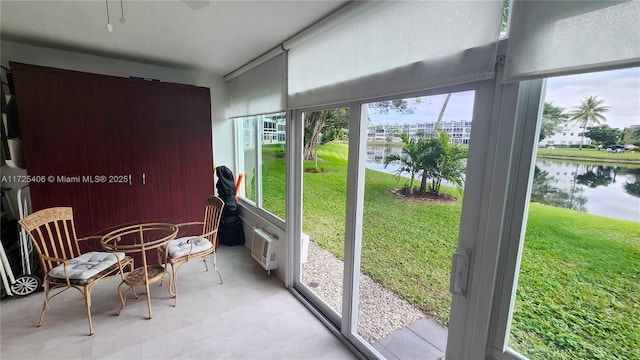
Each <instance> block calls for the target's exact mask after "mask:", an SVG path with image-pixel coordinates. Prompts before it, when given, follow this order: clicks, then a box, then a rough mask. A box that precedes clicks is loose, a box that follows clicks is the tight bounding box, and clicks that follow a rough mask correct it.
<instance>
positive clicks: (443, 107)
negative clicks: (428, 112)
mask: <svg viewBox="0 0 640 360" xmlns="http://www.w3.org/2000/svg"><path fill="white" fill-rule="evenodd" d="M449 99H451V93H448V94H447V97H446V98H445V99H444V103H443V104H442V109H440V115H438V120H437V121H436V124H435V125H434V126H433V134H431V136H433V135H434V134H435V132H436V129H438V128H439V127H441V123H442V117H443V116H444V111H445V110H446V109H447V105H448V104H449Z"/></svg>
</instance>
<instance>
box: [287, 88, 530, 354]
mask: <svg viewBox="0 0 640 360" xmlns="http://www.w3.org/2000/svg"><path fill="white" fill-rule="evenodd" d="M517 89H518V85H517V84H516V85H513V84H511V85H498V84H497V82H496V81H495V80H485V81H479V82H474V83H468V84H462V85H456V86H450V87H443V88H438V89H432V90H429V91H423V92H417V93H407V94H402V95H393V96H388V97H384V98H375V99H366V100H361V101H358V102H352V103H342V104H335V105H331V106H329V107H319V108H304V109H296V110H292V111H291V113H290V114H291V116H290V118H289V119H291V121H289V122H288V123H287V124H288V130H289V132H288V133H289V134H291V136H289V137H288V139H291V142H290V143H288V149H291V150H292V151H288V152H287V168H288V169H291V170H290V171H287V173H288V176H287V184H288V187H287V188H288V193H287V214H292V215H291V216H289V217H288V219H287V232H288V239H291V240H292V241H291V242H290V244H289V251H290V258H292V259H293V261H292V263H291V264H290V265H289V267H288V269H287V271H289V272H290V274H291V276H290V277H289V279H291V282H290V283H288V284H287V285H289V286H291V287H292V289H293V292H294V294H295V295H296V296H298V297H299V298H300V299H301V300H302V301H303V303H305V304H306V305H307V306H308V307H309V308H310V309H311V310H312V311H313V312H314V313H315V314H316V315H317V316H318V317H319V318H320V319H321V320H322V321H323V322H324V323H325V324H327V325H328V326H329V327H330V328H331V329H332V330H333V331H334V332H335V333H336V335H338V336H340V337H341V338H342V339H343V340H346V341H347V342H348V343H349V344H350V345H351V346H353V347H355V348H356V349H357V350H358V352H360V353H361V354H363V355H364V356H366V357H367V358H378V357H379V356H380V354H379V353H378V352H377V351H376V350H375V349H373V347H372V346H371V345H370V344H368V343H367V342H365V341H364V340H362V338H361V337H360V336H359V335H357V326H356V324H357V313H358V312H357V301H358V299H359V297H358V284H359V271H355V269H358V270H359V269H360V248H361V233H362V213H363V208H364V186H365V184H364V174H365V172H364V169H365V159H366V140H367V129H366V119H365V120H362V119H361V116H362V115H363V114H364V116H366V109H363V106H365V104H368V103H371V102H375V101H383V100H393V99H398V98H411V97H417V96H430V95H436V94H443V93H448V92H460V91H466V90H474V91H475V101H474V114H473V121H474V123H475V124H476V125H475V126H474V134H475V135H473V143H472V144H471V147H470V149H471V150H473V152H471V153H470V160H469V163H468V168H467V178H468V179H476V180H478V179H484V180H482V181H476V182H473V183H468V185H467V191H469V192H470V193H471V194H469V195H465V199H464V202H463V212H462V218H461V224H465V226H462V225H461V229H460V239H459V244H458V247H459V249H470V250H472V252H473V254H474V259H475V260H473V261H472V264H473V265H475V269H478V270H480V271H482V273H483V274H486V275H488V276H489V281H490V282H491V283H493V281H494V279H495V267H492V266H491V265H492V264H495V261H496V260H497V251H498V246H497V245H498V243H499V242H498V241H497V238H496V237H494V236H493V235H495V234H494V233H493V232H494V231H496V230H498V233H497V234H499V228H500V226H497V227H496V226H487V224H488V223H487V221H494V222H495V221H496V220H497V221H498V224H500V223H501V222H500V220H501V219H502V216H503V215H504V214H503V206H501V205H500V201H497V202H496V201H494V198H495V197H496V195H495V193H498V192H500V193H502V196H503V197H504V187H502V188H500V184H503V183H504V182H506V179H507V176H506V175H504V176H503V178H504V179H502V182H501V181H497V180H500V179H498V177H499V176H494V174H493V173H491V172H490V171H488V170H487V169H494V168H496V167H501V166H503V164H504V160H505V151H503V150H504V149H507V148H509V149H510V147H511V146H512V144H513V141H514V139H513V132H514V131H515V127H514V126H513V116H512V117H511V119H509V116H508V115H505V114H509V112H510V111H512V113H515V106H516V98H517V95H514V90H515V93H516V94H517ZM339 107H348V108H349V109H350V126H349V135H350V136H349V170H348V183H347V194H348V195H347V209H346V217H347V222H346V228H345V234H346V235H345V237H346V239H345V262H344V269H345V272H344V281H343V294H351V296H345V297H344V298H343V313H342V314H337V313H336V312H335V311H334V310H333V309H331V308H330V307H329V306H328V305H326V304H325V303H324V302H323V301H322V300H321V299H319V298H318V297H317V295H315V294H314V293H313V291H312V290H311V289H309V288H307V287H306V285H305V284H302V283H301V282H300V280H299V279H300V277H301V273H300V247H301V246H300V244H301V239H300V235H301V233H302V219H301V216H299V214H301V210H300V209H301V208H302V178H301V176H296V174H302V170H303V165H302V147H303V139H304V137H303V132H304V129H303V127H304V125H303V121H302V114H303V113H305V112H312V111H318V110H322V109H327V108H339ZM512 115H513V114H512ZM487 139H488V141H486V140H487ZM509 154H510V153H509V152H507V153H506V155H507V157H506V159H507V160H508V159H509V156H508V155H509ZM471 159H473V160H471ZM507 163H508V162H507ZM487 176H490V177H491V178H487ZM289 185H290V186H289ZM471 189H474V190H471ZM487 191H488V192H487ZM498 197H499V196H498ZM487 206H490V207H491V208H492V212H491V214H490V218H487V213H485V212H484V211H483V208H486V207H487ZM293 214H296V215H293ZM479 232H482V233H483V235H482V236H477V235H478V234H479ZM491 251H493V252H494V255H491V254H490V252H491ZM473 271H475V270H472V272H473ZM470 279H471V280H472V281H471V282H470V285H469V287H470V291H469V293H468V294H467V297H466V298H465V299H463V301H459V300H458V301H456V300H455V298H456V297H458V296H455V295H454V296H453V298H454V299H453V300H454V301H453V302H452V310H451V313H452V320H451V321H450V325H449V338H450V339H451V341H449V342H448V344H447V358H467V359H475V358H477V354H479V353H478V352H477V351H476V349H482V354H486V352H487V341H488V340H487V338H488V327H487V324H488V323H489V320H490V316H489V314H490V308H491V299H492V295H493V294H492V289H493V286H489V287H485V286H484V285H485V283H486V281H487V277H486V276H480V277H478V276H475V277H473V276H471V277H470ZM471 298H474V299H480V300H481V302H480V304H481V306H480V307H476V306H475V305H474V303H471V302H469V299H471ZM483 307H485V308H483ZM454 313H455V314H460V315H461V316H459V317H454V316H453V314H454ZM483 314H486V316H485V317H484V318H481V315H483ZM454 318H455V319H454ZM468 319H472V321H467V320H468ZM454 320H455V321H454ZM469 324H473V326H471V327H470V328H469V327H468V325H469ZM469 338H473V339H478V341H475V342H472V343H471V342H470V343H466V340H467V339H469ZM457 350H463V352H458V351H457ZM450 351H452V353H459V354H463V353H465V354H473V355H469V356H466V357H458V356H455V355H454V356H451V355H449V352H450ZM483 357H484V356H483Z"/></svg>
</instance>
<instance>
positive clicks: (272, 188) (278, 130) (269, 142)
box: [262, 113, 287, 219]
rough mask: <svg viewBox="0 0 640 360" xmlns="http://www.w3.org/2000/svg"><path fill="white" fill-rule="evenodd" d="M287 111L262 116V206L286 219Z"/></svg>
mask: <svg viewBox="0 0 640 360" xmlns="http://www.w3.org/2000/svg"><path fill="white" fill-rule="evenodd" d="M286 125H287V120H286V116H285V113H278V114H272V115H264V116H262V208H263V209H265V210H267V211H269V212H270V213H272V214H274V215H276V216H278V217H279V218H281V219H285V199H284V198H285V140H286Z"/></svg>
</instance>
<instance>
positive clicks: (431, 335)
mask: <svg viewBox="0 0 640 360" xmlns="http://www.w3.org/2000/svg"><path fill="white" fill-rule="evenodd" d="M373 347H374V348H375V349H376V350H378V352H380V354H382V355H383V356H384V357H385V358H387V359H389V360H400V359H402V360H405V359H416V360H417V359H425V360H444V354H445V351H446V348H447V328H446V327H443V326H442V325H440V324H438V323H437V322H436V321H435V320H433V319H430V318H426V317H425V318H422V319H420V320H416V321H414V322H413V323H411V324H409V325H408V326H406V327H404V328H402V329H400V330H398V331H396V332H394V333H393V334H391V335H389V336H387V337H385V338H383V339H381V340H379V341H377V342H375V343H373Z"/></svg>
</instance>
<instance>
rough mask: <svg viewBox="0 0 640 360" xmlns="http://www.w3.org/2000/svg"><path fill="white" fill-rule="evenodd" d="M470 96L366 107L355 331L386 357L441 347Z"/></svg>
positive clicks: (425, 354) (433, 352)
mask: <svg viewBox="0 0 640 360" xmlns="http://www.w3.org/2000/svg"><path fill="white" fill-rule="evenodd" d="M474 97H475V92H474V91H466V92H458V93H451V94H441V95H434V96H428V97H422V98H411V99H401V100H395V101H388V102H383V103H371V104H368V118H369V123H368V132H367V163H366V167H367V169H366V176H365V195H364V196H365V200H364V223H363V234H362V255H361V269H360V271H361V278H360V279H361V280H360V299H359V309H360V310H359V314H358V334H359V335H360V336H362V337H363V338H364V339H365V340H366V341H368V342H369V343H370V344H372V345H373V347H374V348H376V349H377V350H378V351H379V352H381V353H382V354H383V355H385V356H386V357H388V358H433V359H435V358H437V357H440V356H444V352H445V350H446V343H447V325H448V321H449V309H450V306H451V296H450V294H449V274H450V268H451V256H452V254H453V253H454V252H455V250H456V248H457V245H458V231H459V226H460V216H461V212H462V197H463V188H464V179H465V169H466V154H467V149H468V144H469V139H470V137H471V120H472V115H473V106H474ZM407 341H411V342H412V346H410V347H407V346H406V344H407Z"/></svg>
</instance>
